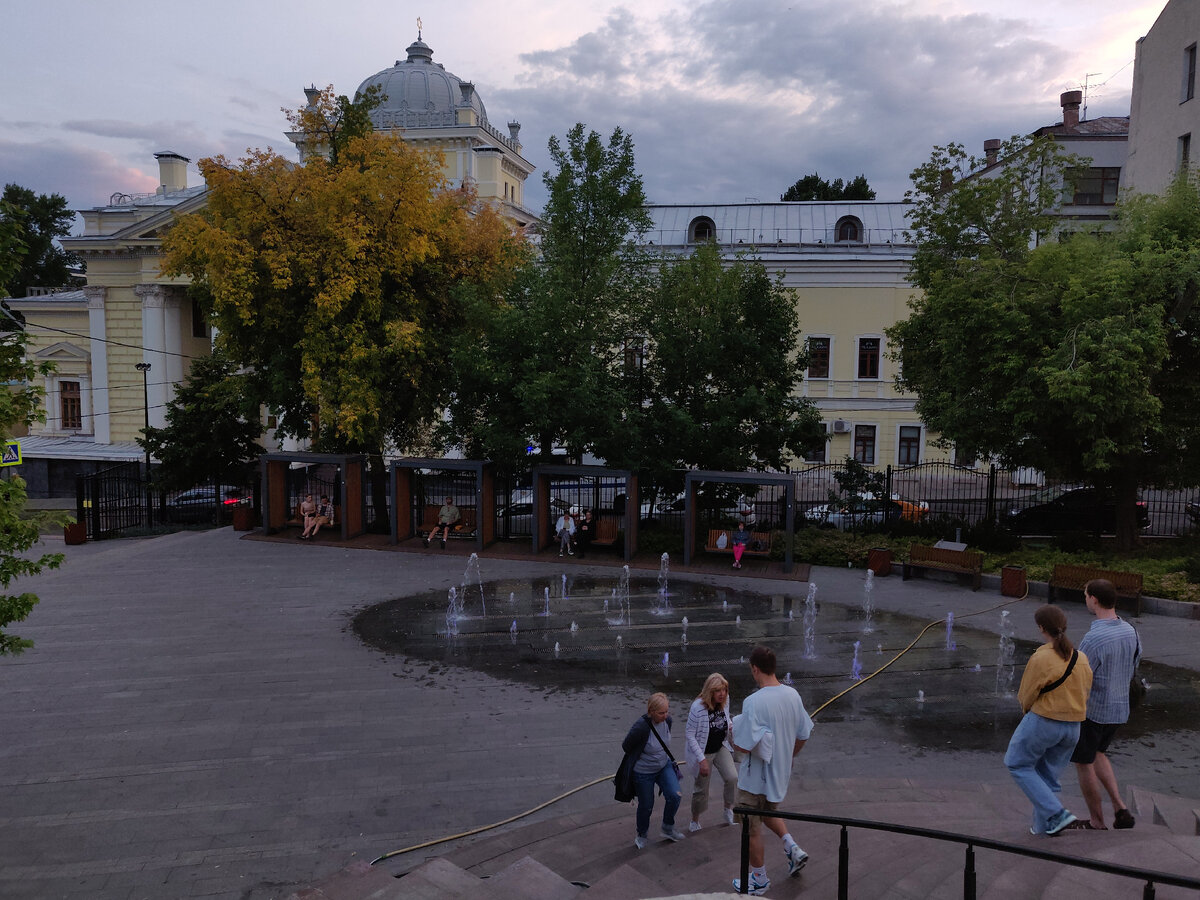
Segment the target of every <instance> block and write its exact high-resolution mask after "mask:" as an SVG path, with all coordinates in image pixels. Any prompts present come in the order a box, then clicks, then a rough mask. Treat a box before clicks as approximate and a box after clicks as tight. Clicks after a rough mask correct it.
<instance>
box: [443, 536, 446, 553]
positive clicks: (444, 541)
mask: <svg viewBox="0 0 1200 900" xmlns="http://www.w3.org/2000/svg"><path fill="white" fill-rule="evenodd" d="M442 549H443V550H445V549H446V539H445V538H442Z"/></svg>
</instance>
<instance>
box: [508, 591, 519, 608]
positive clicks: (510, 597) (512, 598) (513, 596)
mask: <svg viewBox="0 0 1200 900" xmlns="http://www.w3.org/2000/svg"><path fill="white" fill-rule="evenodd" d="M516 602H517V595H516V593H515V592H513V591H509V592H508V605H509V606H512V605H513V604H514V603H516Z"/></svg>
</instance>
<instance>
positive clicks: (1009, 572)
mask: <svg viewBox="0 0 1200 900" xmlns="http://www.w3.org/2000/svg"><path fill="white" fill-rule="evenodd" d="M1028 590H1029V587H1028V584H1027V583H1026V581H1025V567H1024V566H1005V567H1004V568H1002V569H1001V570H1000V593H1001V594H1003V595H1004V596H1005V597H1024V596H1025V594H1026V592H1027V591H1028Z"/></svg>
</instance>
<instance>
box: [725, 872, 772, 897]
mask: <svg viewBox="0 0 1200 900" xmlns="http://www.w3.org/2000/svg"><path fill="white" fill-rule="evenodd" d="M770 886H771V879H770V878H764V879H763V880H762V881H759V880H758V877H757V876H756V875H754V874H753V873H751V875H750V890H748V891H746V893H747V894H753V895H754V896H755V897H757V896H759V895H760V894H762V893H764V892H765V891H766V889H767V888H769V887H770ZM733 889H734V891H736V892H737V893H739V894H740V893H741V892H742V879H740V878H735V879H733Z"/></svg>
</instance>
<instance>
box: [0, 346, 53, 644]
mask: <svg viewBox="0 0 1200 900" xmlns="http://www.w3.org/2000/svg"><path fill="white" fill-rule="evenodd" d="M26 343H27V341H26V337H25V334H24V332H22V331H13V332H9V333H7V334H4V335H0V379H3V380H4V381H6V382H7V383H8V385H9V387H8V388H6V389H5V390H2V391H0V437H3V438H5V439H7V438H9V437H11V435H12V427H13V426H14V425H17V424H23V425H29V424H32V423H33V422H35V421H41V420H42V419H43V418H44V417H45V413H44V412H43V410H42V406H41V401H42V394H43V392H42V390H41V389H40V388H38V387H36V386H35V385H37V384H38V383H39V382H40V381H42V380H43V379H44V378H45V377H46V375H48V374H50V372H51V371H52V370H53V367H52V366H51V365H50V364H49V363H40V364H39V363H33V362H30V361H29V360H28V358H27V357H26ZM10 471H11V470H10ZM26 499H27V495H26V493H25V481H24V479H22V478H21V477H20V476H18V475H11V476H6V477H4V478H2V479H0V589H2V590H3V593H0V656H4V655H5V654H17V653H20V652H22V651H23V650H26V649H28V648H30V647H32V646H33V642H32V641H30V640H27V639H25V638H21V637H20V636H18V635H15V634H9V633H6V632H5V630H4V629H5V628H6V627H7V626H8V625H11V624H12V623H13V622H23V621H24V620H25V618H26V617H27V616H28V615H29V613H30V612H32V611H33V607H34V606H35V605H36V604H37V602H38V598H37V595H36V594H34V593H31V592H28V591H26V592H24V593H20V594H10V593H8V589H9V585H11V584H12V582H13V580H14V579H16V578H20V577H21V576H29V575H37V574H39V573H40V572H41V571H42V569H57V568H58V567H59V566H60V565H61V564H62V561H63V555H62V554H61V553H43V554H41V555H40V556H38V555H33V556H30V555H29V551H30V550H31V549H33V547H34V545H35V544H37V543H38V542H39V541H40V539H41V535H40V533H39V520H38V519H36V518H29V517H27V515H26V511H25V501H26Z"/></svg>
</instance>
